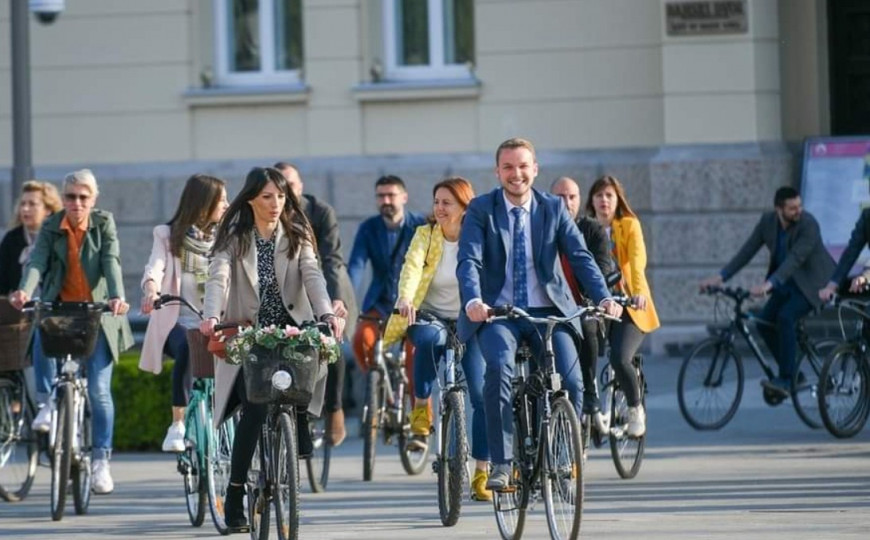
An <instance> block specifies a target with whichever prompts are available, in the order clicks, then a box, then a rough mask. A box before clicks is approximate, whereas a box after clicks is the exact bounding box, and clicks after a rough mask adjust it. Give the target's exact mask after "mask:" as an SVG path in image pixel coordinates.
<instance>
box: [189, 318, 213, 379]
mask: <svg viewBox="0 0 870 540" xmlns="http://www.w3.org/2000/svg"><path fill="white" fill-rule="evenodd" d="M187 347H188V349H189V351H190V355H189V358H190V374H191V376H193V377H196V378H199V379H213V378H214V356H212V354H211V353H210V352H209V350H208V337H206V336H204V335H203V334H202V332H200V331H199V329H198V328H189V329H188V330H187Z"/></svg>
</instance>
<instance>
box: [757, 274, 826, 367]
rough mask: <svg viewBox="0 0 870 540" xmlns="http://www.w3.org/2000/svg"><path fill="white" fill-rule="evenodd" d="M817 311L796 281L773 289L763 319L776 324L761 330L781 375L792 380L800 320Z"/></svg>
mask: <svg viewBox="0 0 870 540" xmlns="http://www.w3.org/2000/svg"><path fill="white" fill-rule="evenodd" d="M812 310H813V306H812V304H810V302H809V301H808V300H807V299H806V297H805V296H804V295H803V293H802V292H801V291H800V289H798V288H797V285H795V284H794V282H793V281H791V280H789V281H788V282H786V284H785V285H782V286H780V287H776V288H774V289H773V291H771V294H770V300H768V301H767V303H766V304H764V309H762V310H761V314H760V315H759V318H761V319H764V320H765V321H767V322H769V323H772V324H774V325H775V327H768V326H766V325H758V333H759V334H761V337H762V338H763V339H764V342H765V343H766V344H767V348H768V349H770V352H771V353H773V357H774V358H775V359H776V361H777V363H778V364H779V376H780V377H781V378H783V379H788V380H791V377H792V375H794V367H795V366H794V364H795V359H796V357H797V330H796V328H797V323H798V321H799V320H801V319H802V318H804V317H806V316H807V315H808V314H809V312H810V311H812Z"/></svg>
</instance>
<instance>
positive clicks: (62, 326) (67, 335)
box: [37, 302, 103, 358]
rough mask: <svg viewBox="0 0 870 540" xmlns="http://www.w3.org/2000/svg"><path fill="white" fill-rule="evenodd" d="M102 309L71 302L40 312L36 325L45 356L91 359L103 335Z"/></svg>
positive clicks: (96, 306)
mask: <svg viewBox="0 0 870 540" xmlns="http://www.w3.org/2000/svg"><path fill="white" fill-rule="evenodd" d="M102 317H103V307H102V306H100V305H94V304H87V303H78V302H69V303H61V304H54V305H52V306H51V307H50V308H47V309H45V310H39V312H38V315H37V324H38V325H39V336H40V341H41V342H42V352H43V354H44V355H45V356H55V357H64V356H66V355H68V354H69V355H71V356H74V357H77V358H88V357H90V356H91V355H92V354H94V349H95V348H96V345H97V338H98V337H99V335H100V319H101V318H102Z"/></svg>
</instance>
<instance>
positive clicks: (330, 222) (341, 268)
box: [275, 161, 359, 446]
mask: <svg viewBox="0 0 870 540" xmlns="http://www.w3.org/2000/svg"><path fill="white" fill-rule="evenodd" d="M275 168H276V169H278V170H279V171H281V174H283V175H284V178H286V179H287V183H288V184H289V185H290V189H291V190H292V191H293V194H294V195H296V197H298V198H299V202H300V204H301V206H302V211H303V212H305V217H307V218H308V221H309V222H310V223H311V228H312V230H313V231H314V238H315V239H316V240H317V257H318V259H320V265H321V269H322V271H323V277H324V278H325V279H326V290H327V292H329V297H330V298H331V299H332V309H333V311H335V314H336V315H337V316H339V317H343V318H344V319H345V320H347V326H346V327H345V328H346V329H347V330H346V331H347V334H348V335H351V336H352V335H353V332H354V325H355V324H356V318H357V315H358V314H359V311H358V309H357V306H356V298H355V297H354V291H353V285H352V284H351V282H350V276H348V274H347V266H346V265H345V264H344V257H343V256H342V254H341V236H340V231H339V227H338V219H337V218H336V215H335V210H334V209H333V208H332V207H331V206H330V205H329V204H327V203H325V202H323V201H321V200H319V199H317V198H316V197H314V196H313V195H308V194H303V193H302V188H303V185H304V184H303V183H302V177H301V176H300V175H299V171H298V170H297V169H296V167H294V166H293V165H291V164H289V163H286V162H283V161H280V162H278V163H276V164H275ZM344 371H345V363H344V361H343V359H342V361H341V362H334V363H332V364H329V373H328V374H327V379H326V396H325V399H324V405H323V408H324V410H325V411H326V437H327V439H328V440H329V441H330V442H331V443H332V445H333V446H338V445H339V444H341V443H342V441H344V438H345V436H346V435H347V432H346V430H345V428H344V410H343V408H342V399H341V398H342V390H343V389H344Z"/></svg>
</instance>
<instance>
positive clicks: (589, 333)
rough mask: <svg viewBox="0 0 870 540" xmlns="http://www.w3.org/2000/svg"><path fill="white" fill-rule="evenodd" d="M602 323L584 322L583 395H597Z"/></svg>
mask: <svg viewBox="0 0 870 540" xmlns="http://www.w3.org/2000/svg"><path fill="white" fill-rule="evenodd" d="M600 327H601V323H599V322H598V321H595V320H592V319H587V320H585V321H583V339H581V340H580V343H579V344H578V345H579V348H580V372H581V373H582V374H583V393H584V394H588V395H594V394H596V391H595V378H596V377H597V373H598V338H599V336H600V330H599V329H600Z"/></svg>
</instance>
